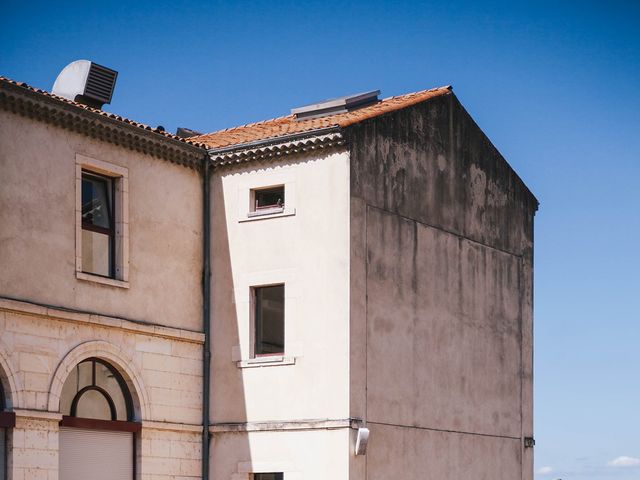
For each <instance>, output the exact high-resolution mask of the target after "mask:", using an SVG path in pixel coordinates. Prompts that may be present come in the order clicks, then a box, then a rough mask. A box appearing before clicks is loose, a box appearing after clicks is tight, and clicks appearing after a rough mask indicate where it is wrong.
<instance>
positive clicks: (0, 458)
mask: <svg viewBox="0 0 640 480" xmlns="http://www.w3.org/2000/svg"><path fill="white" fill-rule="evenodd" d="M4 439H5V433H4V428H0V480H4V472H5V467H4V459H5V458H7V452H6V451H5V445H4Z"/></svg>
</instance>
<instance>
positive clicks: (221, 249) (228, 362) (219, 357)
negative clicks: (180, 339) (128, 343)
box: [209, 175, 251, 480]
mask: <svg viewBox="0 0 640 480" xmlns="http://www.w3.org/2000/svg"><path fill="white" fill-rule="evenodd" d="M211 182H212V184H211V196H212V199H211V214H212V217H213V221H212V227H211V232H212V233H211V235H212V239H211V262H212V279H213V280H212V287H211V296H212V299H211V302H212V305H211V311H212V316H211V332H212V338H211V361H212V366H211V384H210V387H211V405H210V418H211V420H210V422H211V424H212V425H213V426H215V425H216V424H221V423H230V422H232V423H242V422H246V421H247V410H246V401H245V392H244V382H243V376H242V370H241V369H240V368H238V367H237V365H236V362H234V361H233V360H232V348H233V347H234V346H237V345H240V334H239V331H238V328H239V325H238V321H237V319H238V315H237V308H236V303H235V296H234V288H233V271H232V267H231V255H230V251H229V235H228V230H227V219H226V213H225V212H226V206H225V201H224V192H223V189H222V179H221V178H220V176H216V175H212V178H211ZM209 448H210V450H209V457H210V467H209V468H210V470H209V471H210V478H211V480H222V479H233V480H241V479H242V480H245V478H246V479H248V478H249V476H248V475H247V476H246V477H245V476H240V475H237V473H238V462H251V451H250V447H249V441H248V437H247V435H246V434H241V433H222V432H218V433H214V434H213V435H212V438H211V444H210V446H209ZM228 452H233V455H228V454H227V453H228ZM234 474H235V475H234Z"/></svg>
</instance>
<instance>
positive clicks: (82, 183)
mask: <svg viewBox="0 0 640 480" xmlns="http://www.w3.org/2000/svg"><path fill="white" fill-rule="evenodd" d="M76 185H77V187H76V188H77V192H76V277H77V278H78V279H80V280H90V281H93V282H97V283H103V284H107V285H111V286H118V287H125V288H128V280H129V278H128V277H129V224H128V193H129V188H128V169H127V168H124V167H120V166H118V165H112V164H109V163H106V162H102V161H100V160H96V159H92V158H89V157H85V156H83V155H79V154H78V155H76Z"/></svg>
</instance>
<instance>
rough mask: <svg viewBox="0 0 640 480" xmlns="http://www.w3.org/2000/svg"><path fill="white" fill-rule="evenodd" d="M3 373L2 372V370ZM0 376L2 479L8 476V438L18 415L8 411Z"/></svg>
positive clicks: (0, 454)
mask: <svg viewBox="0 0 640 480" xmlns="http://www.w3.org/2000/svg"><path fill="white" fill-rule="evenodd" d="M0 373H1V372H0ZM1 380H2V379H1V378H0V480H5V479H6V478H7V453H8V452H7V440H8V437H9V429H10V428H12V427H14V426H15V423H16V416H15V414H14V413H13V412H8V411H7V409H8V402H7V397H6V396H5V393H4V388H3V386H2V381H1Z"/></svg>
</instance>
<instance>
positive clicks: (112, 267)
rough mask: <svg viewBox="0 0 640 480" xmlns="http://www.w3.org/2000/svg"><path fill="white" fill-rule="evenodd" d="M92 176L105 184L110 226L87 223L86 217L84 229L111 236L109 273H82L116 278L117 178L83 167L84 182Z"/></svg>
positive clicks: (83, 224)
mask: <svg viewBox="0 0 640 480" xmlns="http://www.w3.org/2000/svg"><path fill="white" fill-rule="evenodd" d="M87 177H88V178H91V179H93V180H98V181H100V182H102V183H104V185H105V191H106V192H107V195H108V197H107V200H108V201H107V214H108V217H109V227H108V228H105V227H100V226H98V225H93V224H89V223H85V221H84V219H83V220H82V230H87V231H89V232H95V233H100V234H102V235H107V236H108V237H109V247H108V248H109V252H108V255H109V275H101V274H99V273H95V272H88V271H86V270H82V273H85V274H87V275H97V276H99V277H103V278H111V279H115V278H116V227H115V223H116V215H115V210H116V209H115V200H116V181H117V180H116V178H117V177H110V176H108V175H101V174H98V173H95V172H93V171H91V170H86V169H82V181H83V182H84V180H85V178H87Z"/></svg>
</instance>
